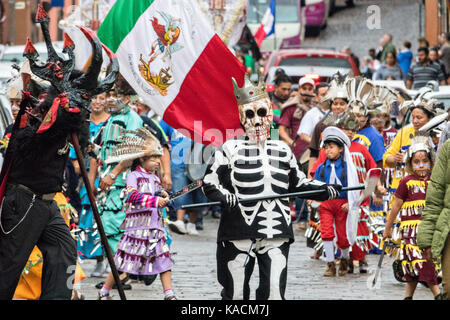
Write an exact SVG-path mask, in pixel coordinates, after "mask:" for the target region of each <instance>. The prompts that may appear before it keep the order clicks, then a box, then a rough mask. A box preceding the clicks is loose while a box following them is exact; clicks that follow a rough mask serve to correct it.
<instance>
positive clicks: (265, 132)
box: [239, 98, 273, 141]
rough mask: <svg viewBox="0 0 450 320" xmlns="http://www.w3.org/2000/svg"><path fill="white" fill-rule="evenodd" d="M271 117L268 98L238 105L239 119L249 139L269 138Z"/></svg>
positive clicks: (270, 106)
mask: <svg viewBox="0 0 450 320" xmlns="http://www.w3.org/2000/svg"><path fill="white" fill-rule="evenodd" d="M272 118H273V113H272V105H271V103H270V99H269V98H264V99H260V100H257V101H254V102H250V103H247V104H244V105H239V119H240V120H241V124H242V126H243V127H244V130H245V133H246V134H247V136H248V137H249V138H250V140H254V141H263V140H266V139H267V138H269V136H270V125H271V123H272Z"/></svg>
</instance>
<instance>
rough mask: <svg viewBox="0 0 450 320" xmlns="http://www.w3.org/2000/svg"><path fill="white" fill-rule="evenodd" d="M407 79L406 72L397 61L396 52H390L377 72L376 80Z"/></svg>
mask: <svg viewBox="0 0 450 320" xmlns="http://www.w3.org/2000/svg"><path fill="white" fill-rule="evenodd" d="M390 79H391V80H406V74H405V73H404V72H403V70H402V68H400V66H399V65H398V63H397V58H396V56H395V53H393V52H388V53H387V54H386V60H385V62H384V63H383V64H382V65H381V66H380V68H379V69H378V70H377V72H376V73H375V80H390Z"/></svg>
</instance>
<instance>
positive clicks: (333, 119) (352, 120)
mask: <svg viewBox="0 0 450 320" xmlns="http://www.w3.org/2000/svg"><path fill="white" fill-rule="evenodd" d="M323 124H324V125H325V126H327V127H328V126H334V127H338V128H340V129H348V130H353V131H358V130H359V129H360V128H359V122H358V119H357V118H356V116H355V114H354V113H353V112H351V111H350V110H348V109H347V110H345V112H344V113H341V114H337V115H336V114H331V113H330V114H328V116H327V117H326V118H325V119H324V121H323Z"/></svg>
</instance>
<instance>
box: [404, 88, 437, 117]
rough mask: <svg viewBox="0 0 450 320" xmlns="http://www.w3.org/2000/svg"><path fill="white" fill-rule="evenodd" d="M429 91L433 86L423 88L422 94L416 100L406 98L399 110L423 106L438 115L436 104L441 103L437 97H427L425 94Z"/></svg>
mask: <svg viewBox="0 0 450 320" xmlns="http://www.w3.org/2000/svg"><path fill="white" fill-rule="evenodd" d="M428 92H432V89H431V88H425V89H424V90H421V92H420V94H419V95H418V96H417V98H416V99H414V100H406V101H404V102H403V103H402V104H401V105H400V106H399V110H400V111H402V110H406V109H413V108H417V107H419V108H422V109H424V110H426V111H428V112H430V113H431V114H432V115H433V116H435V115H436V105H437V104H438V103H439V102H438V100H436V99H427V98H425V94H426V93H428Z"/></svg>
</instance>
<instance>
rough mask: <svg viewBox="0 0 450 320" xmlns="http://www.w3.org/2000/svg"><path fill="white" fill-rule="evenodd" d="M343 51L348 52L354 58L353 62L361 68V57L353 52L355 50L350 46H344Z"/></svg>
mask: <svg viewBox="0 0 450 320" xmlns="http://www.w3.org/2000/svg"><path fill="white" fill-rule="evenodd" d="M341 52H342V53H346V54H348V55H349V56H350V57H351V58H352V59H353V62H354V63H355V65H356V68H358V70H359V65H360V64H359V58H358V57H357V56H355V55H354V54H353V52H352V50H351V49H350V47H344V48H342V50H341Z"/></svg>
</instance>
